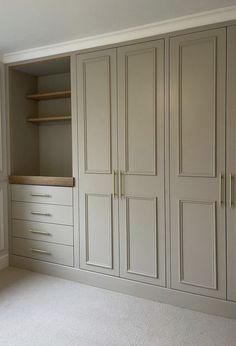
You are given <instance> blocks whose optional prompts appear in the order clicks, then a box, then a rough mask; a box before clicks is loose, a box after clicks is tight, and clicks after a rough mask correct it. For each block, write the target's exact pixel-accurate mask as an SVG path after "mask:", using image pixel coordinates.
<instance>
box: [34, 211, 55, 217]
mask: <svg viewBox="0 0 236 346" xmlns="http://www.w3.org/2000/svg"><path fill="white" fill-rule="evenodd" d="M31 214H32V215H41V216H51V214H49V213H41V212H40V211H31Z"/></svg>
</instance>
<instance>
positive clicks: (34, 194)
mask: <svg viewBox="0 0 236 346" xmlns="http://www.w3.org/2000/svg"><path fill="white" fill-rule="evenodd" d="M31 196H32V197H47V198H49V197H52V196H51V195H49V194H47V193H31Z"/></svg>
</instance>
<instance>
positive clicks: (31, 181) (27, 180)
mask: <svg viewBox="0 0 236 346" xmlns="http://www.w3.org/2000/svg"><path fill="white" fill-rule="evenodd" d="M74 182H75V179H74V178H73V177H45V176H22V175H10V176H9V183H10V184H25V185H48V186H66V187H73V186H74Z"/></svg>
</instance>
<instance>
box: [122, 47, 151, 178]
mask: <svg viewBox="0 0 236 346" xmlns="http://www.w3.org/2000/svg"><path fill="white" fill-rule="evenodd" d="M155 54H156V53H155V48H150V49H144V50H143V51H142V49H140V50H137V51H131V52H129V53H128V52H127V54H126V59H125V71H126V72H125V79H126V86H125V87H126V91H125V103H126V104H125V108H126V172H128V173H131V174H155V169H156V145H155V144H156V137H155V135H156V133H155V123H156V95H155V89H156V80H155V76H156V56H155ZM141 156H142V160H141V159H140V157H141Z"/></svg>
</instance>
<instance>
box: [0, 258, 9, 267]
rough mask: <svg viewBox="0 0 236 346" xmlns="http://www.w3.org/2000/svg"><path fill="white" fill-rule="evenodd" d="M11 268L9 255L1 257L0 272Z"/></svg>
mask: <svg viewBox="0 0 236 346" xmlns="http://www.w3.org/2000/svg"><path fill="white" fill-rule="evenodd" d="M8 266H9V255H8V254H6V255H3V256H0V270H2V269H5V268H7V267H8Z"/></svg>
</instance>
